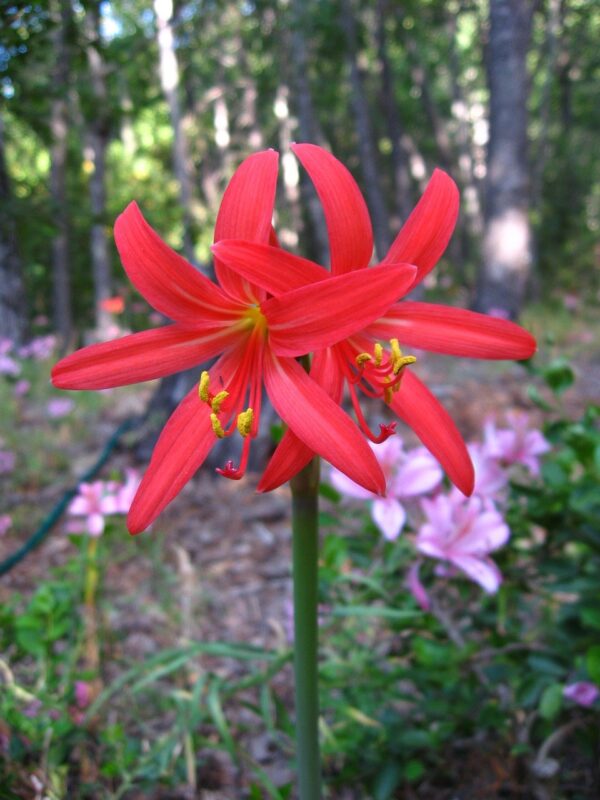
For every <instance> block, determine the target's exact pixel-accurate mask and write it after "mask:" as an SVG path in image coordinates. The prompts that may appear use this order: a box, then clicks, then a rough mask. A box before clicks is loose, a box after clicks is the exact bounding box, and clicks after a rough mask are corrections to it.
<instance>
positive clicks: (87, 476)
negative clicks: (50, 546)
mask: <svg viewBox="0 0 600 800" xmlns="http://www.w3.org/2000/svg"><path fill="white" fill-rule="evenodd" d="M140 422H141V418H140V417H129V418H128V419H126V420H125V421H124V422H122V423H121V424H120V425H119V426H118V428H117V429H116V430H115V432H114V433H113V435H112V436H111V437H110V439H109V440H108V441H107V442H106V444H105V446H104V449H103V450H102V452H101V454H100V456H99V457H98V460H97V461H96V462H95V464H94V465H93V466H92V467H90V469H88V470H87V472H84V473H83V475H82V476H81V477H80V479H79V480H78V481H77V484H76V485H75V486H74V487H72V488H71V489H67V491H66V492H65V493H64V494H63V496H62V497H61V499H60V500H59V501H58V503H57V504H56V505H55V506H54V508H53V509H52V511H51V512H50V513H49V514H48V516H47V517H46V518H45V519H44V520H43V521H42V523H41V525H40V526H39V528H38V529H37V530H36V531H35V532H34V533H33V534H32V535H31V536H30V537H29V539H27V541H26V542H25V544H24V545H23V546H22V547H20V548H19V549H18V550H16V551H15V552H14V553H13V554H12V555H11V556H9V557H8V558H5V559H4V561H1V562H0V576H2V575H4V574H6V573H7V572H9V571H10V570H11V569H12V568H13V567H15V566H16V565H17V564H18V563H19V562H20V561H22V560H23V559H24V558H25V556H26V555H27V554H28V553H30V552H31V551H32V550H34V549H35V548H36V547H37V546H38V545H40V544H41V543H42V542H43V541H44V539H45V538H46V536H47V535H48V534H49V533H50V531H51V530H52V528H53V527H54V525H56V523H57V522H58V520H59V519H60V518H61V516H62V515H63V514H64V512H65V511H66V509H67V506H68V505H69V503H70V502H71V500H72V499H73V498H74V497H75V496H76V495H77V493H78V491H79V485H80V484H81V483H86V482H87V481H90V480H92V478H94V477H95V475H96V474H97V473H98V472H99V471H100V470H101V469H102V467H103V466H104V465H105V464H106V462H107V461H108V459H109V458H110V455H111V453H112V451H113V450H114V449H115V447H116V446H117V444H118V442H119V439H120V438H121V436H123V434H125V433H128V432H129V431H130V430H132V429H133V428H135V427H137V426H138V425H139V424H140Z"/></svg>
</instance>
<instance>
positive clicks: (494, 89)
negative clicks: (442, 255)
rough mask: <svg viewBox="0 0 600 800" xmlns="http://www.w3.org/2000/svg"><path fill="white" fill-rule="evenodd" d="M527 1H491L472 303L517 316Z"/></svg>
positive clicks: (526, 271) (523, 276)
mask: <svg viewBox="0 0 600 800" xmlns="http://www.w3.org/2000/svg"><path fill="white" fill-rule="evenodd" d="M532 10H533V9H532V5H531V4H530V3H529V2H528V0H491V3H490V40H489V54H488V83H489V90H490V140H489V147H488V157H487V176H486V198H485V199H486V208H485V231H484V240H483V263H482V265H481V269H480V273H479V277H478V284H477V291H476V297H475V307H476V308H477V309H478V310H479V311H484V312H489V311H497V312H498V313H500V314H503V315H506V316H508V317H510V318H513V319H514V318H516V317H517V316H518V314H519V310H520V308H521V305H522V303H523V300H524V296H525V290H526V286H527V282H528V279H529V275H530V271H531V261H532V257H531V228H530V222H529V177H528V164H527V98H528V79H527V68H526V57H527V50H528V47H529V42H530V38H531V22H532Z"/></svg>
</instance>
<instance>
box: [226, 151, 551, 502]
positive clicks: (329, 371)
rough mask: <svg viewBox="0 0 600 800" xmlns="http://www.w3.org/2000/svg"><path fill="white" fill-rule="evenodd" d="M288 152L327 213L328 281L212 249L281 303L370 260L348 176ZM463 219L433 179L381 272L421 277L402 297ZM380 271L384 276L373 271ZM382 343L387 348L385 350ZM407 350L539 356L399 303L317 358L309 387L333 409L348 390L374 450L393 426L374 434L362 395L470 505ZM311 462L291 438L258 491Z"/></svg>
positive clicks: (448, 435) (465, 316)
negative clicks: (380, 407) (394, 267)
mask: <svg viewBox="0 0 600 800" xmlns="http://www.w3.org/2000/svg"><path fill="white" fill-rule="evenodd" d="M292 149H293V150H294V152H295V154H296V155H297V157H298V158H299V160H300V161H301V163H302V164H303V165H304V167H305V168H306V170H307V171H308V173H309V175H310V177H311V179H312V181H313V183H314V185H315V188H316V190H317V193H318V194H319V197H320V199H321V203H322V204H323V208H324V211H325V218H326V222H327V227H328V232H329V244H330V255H331V273H330V272H328V271H327V270H326V269H325V268H323V267H317V268H315V266H314V265H313V264H311V263H310V262H308V263H307V262H306V261H305V260H304V259H299V258H296V257H294V256H292V255H290V254H289V253H284V252H283V251H282V250H280V249H278V248H276V247H270V246H265V245H258V244H252V243H247V244H246V243H241V242H221V243H220V244H218V245H216V247H215V248H214V249H215V251H216V252H217V253H218V255H219V258H221V259H223V261H224V262H225V263H227V265H228V266H230V267H231V268H232V269H235V270H236V271H238V272H239V273H240V275H243V276H245V277H246V278H247V279H249V280H256V282H257V283H258V284H259V285H260V286H262V287H263V288H264V289H265V290H266V291H268V292H270V293H271V294H273V295H277V294H279V293H280V292H282V291H283V290H284V289H285V290H289V289H290V287H291V286H295V287H300V286H306V285H307V284H309V283H313V284H314V283H319V285H320V286H321V287H324V286H325V285H326V284H327V281H328V280H333V279H335V278H332V275H333V276H339V275H343V274H347V273H351V274H357V272H358V273H359V274H360V272H363V274H365V278H366V280H365V284H367V283H368V275H370V273H371V270H372V269H373V267H371V268H370V269H369V271H368V273H365V272H364V270H365V269H366V268H367V267H368V264H369V260H370V258H371V254H372V251H373V235H372V231H371V223H370V219H369V214H368V211H367V207H366V204H365V202H364V199H363V197H362V195H361V193H360V190H359V188H358V186H357V185H356V183H355V181H354V179H353V178H352V176H351V175H350V173H349V172H348V170H347V169H346V168H345V167H344V166H343V165H342V164H341V163H340V162H339V161H337V159H335V158H334V157H333V156H332V155H330V154H329V153H327V152H326V151H325V150H322V149H321V148H319V147H316V146H315V145H311V144H297V145H293V147H292ZM458 210H459V195H458V189H457V187H456V185H455V183H454V181H453V180H452V179H451V178H450V177H449V176H448V175H446V173H444V172H442V171H441V170H436V171H435V172H434V174H433V177H432V178H431V180H430V182H429V184H428V186H427V188H426V190H425V193H424V194H423V196H422V198H421V199H420V201H419V203H418V204H417V206H416V207H415V209H414V210H413V212H412V214H411V215H410V217H409V218H408V220H407V221H406V224H405V225H404V227H403V228H402V230H401V231H400V233H399V234H398V236H397V238H396V240H395V241H394V242H393V244H392V246H391V248H390V250H389V252H388V254H387V255H386V257H385V258H384V259H383V262H382V263H384V264H385V263H390V262H393V261H402V262H408V263H411V264H414V265H415V266H416V268H417V273H416V276H415V279H414V281H413V283H412V285H411V286H410V287H408V288H407V290H406V291H407V292H408V291H410V289H412V288H414V287H415V286H416V285H417V284H418V283H420V282H421V281H422V280H423V278H424V277H425V276H426V275H427V274H428V273H429V272H430V271H431V269H432V268H433V267H434V265H435V264H436V262H437V261H438V259H439V258H440V256H441V255H442V253H443V252H444V250H445V249H446V245H447V244H448V241H449V240H450V237H451V235H452V232H453V230H454V226H455V224H456V219H457V216H458ZM379 268H380V267H379ZM375 269H377V267H376V268H375ZM379 340H388V341H389V345H387V346H385V347H384V346H382V345H381V344H380V343H379ZM400 342H401V343H402V344H403V345H408V346H413V347H417V348H419V349H421V350H431V351H433V352H437V353H446V354H448V355H454V356H467V357H471V358H487V359H503V358H509V359H525V358H529V357H530V356H531V355H533V353H534V352H535V349H536V343H535V339H534V338H533V337H532V336H531V335H530V334H529V333H528V332H527V331H525V330H524V329H523V328H521V327H520V326H518V325H515V324H514V323H512V322H508V321H505V320H500V319H496V318H493V317H488V316H486V315H484V314H477V313H475V312H472V311H466V310H463V309H458V308H450V307H448V306H442V305H434V304H432V303H420V302H413V301H407V300H403V301H401V302H399V303H396V304H395V305H393V306H392V307H391V308H390V309H389V310H388V311H387V312H386V313H385V314H384V315H383V316H382V317H381V318H380V319H378V320H376V321H375V322H373V323H370V324H369V325H367V326H366V327H365V328H364V330H362V331H361V332H360V333H359V334H353V335H351V336H350V337H348V338H347V339H346V340H344V341H340V342H339V343H337V344H335V345H334V346H332V347H329V348H326V349H324V350H322V351H321V352H319V353H316V354H315V357H314V359H313V364H312V368H311V373H310V374H311V377H312V378H313V379H314V380H315V381H317V383H319V384H320V385H321V386H322V387H323V388H324V389H325V390H326V391H327V393H328V394H329V395H330V397H331V398H332V399H334V400H335V401H336V402H340V400H341V397H342V393H343V389H344V385H347V386H348V389H349V392H350V397H351V400H352V405H353V407H354V410H355V413H356V415H357V419H358V423H359V425H360V427H361V429H362V430H363V432H364V433H365V435H366V436H367V437H368V438H369V439H370V440H371V441H373V442H380V441H383V440H384V439H385V438H387V437H388V436H390V435H391V434H392V433H393V432H394V428H395V424H396V423H391V425H387V426H386V425H381V426H380V428H381V432H380V434H379V435H375V434H374V433H373V432H372V431H370V429H369V427H368V425H367V423H366V420H365V418H364V416H363V413H362V411H361V408H360V403H359V399H358V390H359V389H360V390H362V392H363V393H364V394H366V395H367V396H369V397H381V398H382V399H384V400H385V402H386V403H387V404H388V405H389V406H390V407H391V409H392V410H393V411H394V412H395V413H396V414H397V416H398V417H399V418H400V419H401V420H403V421H404V422H406V423H407V424H408V425H409V426H410V427H411V428H412V429H413V430H414V431H415V433H416V434H417V436H418V437H419V438H420V440H421V441H422V442H423V444H424V445H425V446H426V447H427V448H428V449H429V450H430V451H431V453H432V454H433V455H434V456H435V457H436V458H437V459H438V461H439V462H440V464H441V465H442V466H443V468H444V469H445V471H446V473H447V474H448V477H449V478H450V480H451V481H452V482H453V483H454V484H456V486H457V487H458V488H459V489H461V491H462V492H464V494H466V495H469V494H471V492H472V491H473V482H474V473H473V465H472V464H471V459H470V457H469V454H468V452H467V449H466V447H465V443H464V441H463V439H462V437H461V435H460V433H459V432H458V429H457V428H456V426H455V424H454V422H453V421H452V419H451V417H450V416H449V414H448V412H447V411H446V410H445V409H444V407H443V406H442V405H441V404H440V403H439V402H438V401H437V400H436V398H435V397H434V396H433V394H432V393H431V392H430V391H429V389H428V388H427V387H426V386H425V385H424V384H423V383H422V382H421V381H420V380H419V378H418V377H417V376H416V375H415V373H414V370H413V368H412V366H411V365H412V364H413V363H414V361H416V359H415V358H414V357H412V356H404V355H403V353H402V350H401V349H400ZM275 351H276V352H277V353H278V354H279V355H292V354H293V353H292V351H291V350H290V349H288V348H287V346H286V345H285V344H283V343H281V344H279V343H278V344H277V346H275ZM312 455H313V453H312V452H311V451H310V450H309V448H307V447H306V445H305V444H304V443H303V442H301V441H299V439H298V437H297V436H295V435H294V432H293V431H287V432H286V434H285V436H284V438H283V439H282V441H281V443H280V444H279V446H278V448H277V450H276V451H275V453H274V455H273V457H272V459H271V461H270V463H269V464H268V466H267V469H266V470H265V472H264V474H263V477H262V480H261V482H260V483H259V486H258V489H259V491H268V490H270V489H273V488H275V487H276V486H278V485H280V484H281V483H284V482H285V481H286V480H288V479H289V478H290V477H291V476H292V475H294V474H295V473H296V472H297V470H298V466H299V465H300V464H306V463H308V461H309V460H310V459H311V457H312Z"/></svg>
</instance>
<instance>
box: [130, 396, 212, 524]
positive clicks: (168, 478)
mask: <svg viewBox="0 0 600 800" xmlns="http://www.w3.org/2000/svg"><path fill="white" fill-rule="evenodd" d="M217 441H218V439H217V437H216V436H215V434H214V432H213V430H212V425H211V422H210V414H209V413H208V410H207V407H206V405H205V404H204V403H203V402H202V401H201V400H200V398H199V397H198V387H197V386H195V387H194V388H193V389H192V390H191V391H190V392H189V394H187V395H186V397H185V398H184V399H183V400H182V402H181V403H180V404H179V406H178V407H177V408H176V409H175V411H174V412H173V414H172V415H171V417H170V419H169V421H168V422H167V424H166V425H165V427H164V429H163V431H162V433H161V435H160V438H159V440H158V442H157V444H156V447H155V448H154V452H153V454H152V460H151V461H150V466H149V467H148V469H147V470H146V474H145V475H144V477H143V479H142V482H141V484H140V487H139V489H138V491H137V494H136V496H135V498H134V500H133V503H132V504H131V508H130V510H129V514H128V516H127V527H128V528H129V531H130V533H140V532H141V531H143V530H145V528H147V527H148V525H150V523H151V522H153V521H154V520H155V519H156V517H157V516H158V515H159V514H160V513H161V511H163V509H164V508H166V506H167V505H168V504H169V503H170V502H171V500H173V499H174V498H175V497H176V496H177V495H178V494H179V492H180V491H181V489H182V488H183V487H184V486H185V484H186V483H187V482H188V481H189V480H190V478H191V477H192V476H193V475H194V473H195V472H196V470H197V469H198V467H200V465H201V464H202V462H203V461H204V459H205V458H206V456H207V455H208V453H209V452H210V450H211V448H212V446H213V445H214V444H215V443H216V442H217Z"/></svg>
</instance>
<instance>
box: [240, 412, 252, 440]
mask: <svg viewBox="0 0 600 800" xmlns="http://www.w3.org/2000/svg"><path fill="white" fill-rule="evenodd" d="M253 421H254V411H253V410H252V409H251V408H248V409H246V411H242V412H240V413H239V414H238V416H237V429H238V431H239V433H240V435H241V436H243V437H244V438H246V436H249V435H250V432H251V430H252V423H253Z"/></svg>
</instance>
